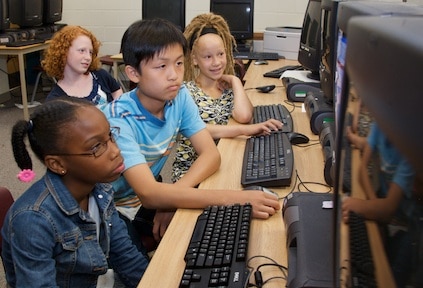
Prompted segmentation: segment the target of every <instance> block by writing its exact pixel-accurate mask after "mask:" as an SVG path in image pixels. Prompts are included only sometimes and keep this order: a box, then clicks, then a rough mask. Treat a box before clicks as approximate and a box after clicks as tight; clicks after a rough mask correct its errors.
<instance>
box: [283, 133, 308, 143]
mask: <svg viewBox="0 0 423 288" xmlns="http://www.w3.org/2000/svg"><path fill="white" fill-rule="evenodd" d="M286 135H287V136H288V139H289V142H291V144H294V145H296V144H305V143H308V141H310V139H309V138H308V137H307V136H306V135H304V134H301V133H298V132H289V133H286Z"/></svg>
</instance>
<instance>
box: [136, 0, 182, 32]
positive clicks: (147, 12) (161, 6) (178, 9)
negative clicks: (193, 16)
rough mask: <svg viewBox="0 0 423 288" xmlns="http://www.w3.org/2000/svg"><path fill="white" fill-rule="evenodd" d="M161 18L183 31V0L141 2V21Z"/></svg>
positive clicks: (147, 0)
mask: <svg viewBox="0 0 423 288" xmlns="http://www.w3.org/2000/svg"><path fill="white" fill-rule="evenodd" d="M153 18H163V19H166V20H169V21H170V22H172V23H173V24H175V25H176V26H177V27H178V28H179V29H181V31H184V30H185V0H171V1H169V0H143V1H142V19H153Z"/></svg>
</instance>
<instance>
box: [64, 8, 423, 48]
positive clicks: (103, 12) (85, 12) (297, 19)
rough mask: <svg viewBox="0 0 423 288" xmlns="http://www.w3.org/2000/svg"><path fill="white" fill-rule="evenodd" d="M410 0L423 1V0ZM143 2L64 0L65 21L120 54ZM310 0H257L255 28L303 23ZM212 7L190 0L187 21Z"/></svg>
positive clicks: (262, 28)
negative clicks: (121, 45)
mask: <svg viewBox="0 0 423 288" xmlns="http://www.w3.org/2000/svg"><path fill="white" fill-rule="evenodd" d="M385 1H391V2H402V1H401V0H385ZM408 2H416V3H420V4H423V0H411V1H410V0H408ZM141 3H142V0H120V1H116V0H89V1H87V0H64V1H63V19H62V22H63V23H67V24H72V25H81V26H84V27H86V28H87V29H89V30H91V31H92V32H93V33H94V34H95V35H96V36H97V37H98V39H99V40H100V41H101V42H102V44H103V45H102V47H101V51H100V52H101V54H102V55H103V54H116V53H118V52H119V47H120V40H121V37H122V35H123V33H124V31H125V30H126V28H127V27H128V26H129V25H130V24H131V23H132V22H134V21H136V20H138V19H140V18H141V6H142V5H141ZM307 3H308V0H255V7H254V10H255V11H254V32H256V33H257V32H263V31H264V30H265V28H266V27H273V26H297V27H301V25H302V21H303V15H304V12H305V9H306V7H307ZM209 9H210V0H186V21H187V23H189V21H190V20H191V19H192V18H193V17H194V16H196V15H198V14H200V13H204V12H208V11H209Z"/></svg>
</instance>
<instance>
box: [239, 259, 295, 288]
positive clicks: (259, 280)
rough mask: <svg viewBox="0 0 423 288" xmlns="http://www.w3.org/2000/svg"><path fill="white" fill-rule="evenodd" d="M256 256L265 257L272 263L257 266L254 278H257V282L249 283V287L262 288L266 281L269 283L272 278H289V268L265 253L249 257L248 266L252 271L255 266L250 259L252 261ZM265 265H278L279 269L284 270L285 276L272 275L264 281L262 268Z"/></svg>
mask: <svg viewBox="0 0 423 288" xmlns="http://www.w3.org/2000/svg"><path fill="white" fill-rule="evenodd" d="M255 258H265V259H267V260H269V261H270V262H271V263H263V264H260V265H259V266H257V268H256V269H255V270H256V271H255V272H254V279H255V282H256V283H255V284H253V283H248V287H257V288H261V287H263V286H264V285H265V284H266V283H268V282H269V281H271V280H274V279H282V280H286V279H287V274H286V272H287V271H288V268H287V267H285V266H283V265H281V264H279V263H278V262H276V261H275V260H274V259H272V258H270V257H267V256H264V255H256V256H253V257H251V258H249V259H248V260H247V267H248V269H250V271H252V270H254V268H253V267H251V266H250V261H252V260H253V259H255ZM264 266H273V267H278V268H279V270H281V271H282V273H283V277H282V276H273V277H270V278H269V279H266V280H264V281H263V277H262V274H261V271H260V269H261V268H262V267H264Z"/></svg>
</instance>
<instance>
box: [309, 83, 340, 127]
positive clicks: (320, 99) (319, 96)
mask: <svg viewBox="0 0 423 288" xmlns="http://www.w3.org/2000/svg"><path fill="white" fill-rule="evenodd" d="M304 108H305V110H306V112H307V115H308V117H309V119H310V128H311V131H312V132H313V133H314V134H316V135H319V134H320V131H321V130H322V124H323V123H324V122H330V121H334V119H335V112H334V109H333V107H332V105H329V104H328V103H327V102H326V100H325V98H324V95H323V91H322V90H319V91H316V92H315V93H313V92H309V93H307V96H306V98H305V99H304Z"/></svg>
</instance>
